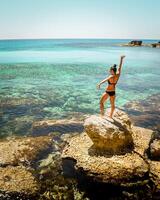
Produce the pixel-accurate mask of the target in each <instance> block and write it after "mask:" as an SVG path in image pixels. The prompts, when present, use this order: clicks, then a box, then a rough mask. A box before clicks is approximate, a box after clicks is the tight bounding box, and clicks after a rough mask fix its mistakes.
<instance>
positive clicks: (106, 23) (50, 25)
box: [0, 0, 160, 39]
mask: <svg viewBox="0 0 160 200" xmlns="http://www.w3.org/2000/svg"><path fill="white" fill-rule="evenodd" d="M159 8H160V0H0V39H24V38H118V39H125V38H127V39H160V12H159Z"/></svg>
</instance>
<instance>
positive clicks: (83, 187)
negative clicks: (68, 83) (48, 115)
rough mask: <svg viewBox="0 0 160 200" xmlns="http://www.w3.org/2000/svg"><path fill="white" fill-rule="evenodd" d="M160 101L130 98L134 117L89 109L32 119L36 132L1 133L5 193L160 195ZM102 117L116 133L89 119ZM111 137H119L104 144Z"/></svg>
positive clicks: (46, 199) (81, 199) (1, 192)
mask: <svg viewBox="0 0 160 200" xmlns="http://www.w3.org/2000/svg"><path fill="white" fill-rule="evenodd" d="M153 102H154V104H153ZM158 104H159V101H158V96H153V97H151V98H148V100H147V101H145V102H143V101H142V102H140V103H139V102H134V103H130V104H127V105H126V106H125V112H127V113H128V114H129V117H126V116H127V115H126V114H124V115H122V116H121V117H120V115H117V114H116V113H118V112H116V113H115V119H116V121H117V122H116V124H114V122H108V121H107V122H106V121H105V120H104V121H99V118H97V117H98V116H93V117H90V116H89V115H86V116H84V117H82V116H81V117H79V119H78V117H77V118H72V119H65V120H42V121H36V122H34V123H33V124H32V129H31V132H32V133H33V134H32V135H30V136H27V137H26V136H23V137H18V136H14V137H8V138H6V139H1V141H0V143H1V144H0V150H1V151H0V199H2V200H14V199H17V198H19V199H22V200H23V199H24V200H26V199H27V200H32V199H33V200H36V199H37V200H50V199H56V200H59V199H67V200H72V199H73V200H87V199H88V200H89V199H91V200H97V199H100V200H101V199H102V200H103V199H115V200H121V199H155V200H157V199H159V197H160V144H159V138H160V136H159V130H160V129H159V112H160V111H159V109H158ZM123 116H125V117H123ZM130 118H131V120H130ZM86 119H88V121H87V120H86ZM84 120H85V123H84ZM97 120H98V121H99V123H100V124H101V123H102V124H103V131H104V130H108V131H107V132H108V133H111V132H110V131H111V130H112V131H113V132H112V134H111V135H112V136H113V137H110V134H109V135H108V136H107V138H105V135H103V134H104V132H103V131H102V132H101V130H102V129H101V128H99V129H96V135H95V134H94V133H95V129H93V126H92V127H90V126H88V125H89V124H90V123H91V122H94V121H97ZM132 122H134V123H132ZM87 124H88V125H87ZM91 124H92V125H93V123H91ZM87 126H88V129H87ZM84 127H85V129H84ZM142 127H144V128H142ZM146 128H148V129H146ZM91 130H92V131H91ZM115 130H116V131H115ZM124 130H125V131H124ZM126 130H127V131H126ZM87 132H88V133H89V134H87ZM98 132H99V133H100V135H99V136H97V133H98ZM126 134H127V135H128V136H129V137H128V136H127V135H126ZM118 135H119V136H118ZM121 136H122V137H121ZM126 136H127V137H128V139H127V140H126V139H125V138H127V137H126ZM130 136H131V137H130ZM119 137H120V139H119V140H118V138H119ZM99 139H100V140H99ZM113 139H114V140H113ZM108 140H110V143H111V141H113V143H111V144H112V145H111V146H110V148H109V149H108V148H107V149H106V148H105V149H104V147H106V144H107V142H108ZM97 141H101V143H99V142H98V143H97ZM116 141H119V142H118V143H116ZM129 141H130V142H129ZM127 142H129V143H130V145H129V146H128V147H127V148H125V147H126V144H127ZM93 143H95V146H93ZM133 144H134V147H133ZM91 146H92V148H90V147H91ZM107 146H108V145H107ZM113 146H114V151H113V148H112V147H113ZM101 147H102V148H101ZM82 149H83V151H82ZM88 149H89V151H88ZM122 150H124V151H122ZM62 151H63V153H62ZM104 154H105V156H104ZM88 162H90V165H88V164H87V163H88Z"/></svg>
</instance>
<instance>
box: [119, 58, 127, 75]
mask: <svg viewBox="0 0 160 200" xmlns="http://www.w3.org/2000/svg"><path fill="white" fill-rule="evenodd" d="M125 57H126V56H121V58H120V63H119V67H118V74H119V75H120V74H121V69H122V64H123V59H124V58H125Z"/></svg>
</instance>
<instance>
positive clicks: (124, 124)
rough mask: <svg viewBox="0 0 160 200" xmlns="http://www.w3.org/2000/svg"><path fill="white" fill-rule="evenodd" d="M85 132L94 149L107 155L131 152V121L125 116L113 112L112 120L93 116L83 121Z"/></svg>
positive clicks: (119, 112)
mask: <svg viewBox="0 0 160 200" xmlns="http://www.w3.org/2000/svg"><path fill="white" fill-rule="evenodd" d="M84 127H85V132H86V133H87V134H88V136H89V137H90V139H91V140H92V142H93V145H94V148H95V149H97V150H99V151H105V152H106V153H108V154H122V153H126V152H128V151H129V150H132V147H133V139H132V130H131V121H130V119H129V117H128V116H127V114H125V113H124V112H122V111H120V110H116V111H115V116H114V120H112V119H110V118H108V117H105V118H102V117H100V116H96V115H93V116H91V117H89V118H87V119H86V120H85V123H84Z"/></svg>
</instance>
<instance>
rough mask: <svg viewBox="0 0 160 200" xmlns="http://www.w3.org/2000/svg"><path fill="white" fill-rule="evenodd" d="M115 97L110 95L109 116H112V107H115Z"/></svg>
mask: <svg viewBox="0 0 160 200" xmlns="http://www.w3.org/2000/svg"><path fill="white" fill-rule="evenodd" d="M115 98H116V96H115V95H114V96H110V103H111V112H110V116H109V117H110V118H112V115H113V112H114V109H115Z"/></svg>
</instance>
